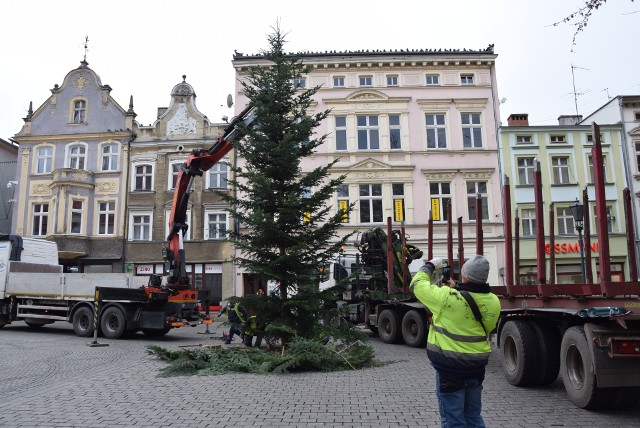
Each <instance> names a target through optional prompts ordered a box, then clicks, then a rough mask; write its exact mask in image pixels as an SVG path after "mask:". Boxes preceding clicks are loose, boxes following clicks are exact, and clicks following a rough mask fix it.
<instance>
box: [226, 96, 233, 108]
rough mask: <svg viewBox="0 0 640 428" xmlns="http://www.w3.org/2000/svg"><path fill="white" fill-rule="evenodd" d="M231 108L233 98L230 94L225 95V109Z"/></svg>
mask: <svg viewBox="0 0 640 428" xmlns="http://www.w3.org/2000/svg"><path fill="white" fill-rule="evenodd" d="M232 106H233V97H232V96H231V94H229V95H227V107H229V108H231V107H232Z"/></svg>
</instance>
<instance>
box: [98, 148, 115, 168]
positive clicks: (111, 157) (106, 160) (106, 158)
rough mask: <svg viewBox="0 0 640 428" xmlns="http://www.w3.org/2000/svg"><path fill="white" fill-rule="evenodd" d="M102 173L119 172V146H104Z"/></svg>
mask: <svg viewBox="0 0 640 428" xmlns="http://www.w3.org/2000/svg"><path fill="white" fill-rule="evenodd" d="M100 170H101V171H117V170H118V145H117V144H104V145H103V146H102V161H101V166H100Z"/></svg>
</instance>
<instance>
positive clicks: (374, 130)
mask: <svg viewBox="0 0 640 428" xmlns="http://www.w3.org/2000/svg"><path fill="white" fill-rule="evenodd" d="M360 118H365V122H366V124H365V125H360V124H359V122H360ZM371 118H375V119H376V120H375V122H376V124H375V125H371ZM363 133H364V134H363ZM356 135H357V142H358V151H367V150H380V116H379V115H377V114H358V115H356ZM361 135H366V141H365V143H366V147H361V142H362V141H361V139H360V137H361ZM373 136H375V140H376V142H375V145H376V146H377V147H372V146H373V145H374V144H373V142H372V140H373Z"/></svg>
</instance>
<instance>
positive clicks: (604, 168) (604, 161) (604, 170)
mask: <svg viewBox="0 0 640 428" xmlns="http://www.w3.org/2000/svg"><path fill="white" fill-rule="evenodd" d="M602 178H603V181H604V182H605V183H606V182H607V158H606V156H604V155H603V156H602ZM589 183H595V176H594V175H593V156H589Z"/></svg>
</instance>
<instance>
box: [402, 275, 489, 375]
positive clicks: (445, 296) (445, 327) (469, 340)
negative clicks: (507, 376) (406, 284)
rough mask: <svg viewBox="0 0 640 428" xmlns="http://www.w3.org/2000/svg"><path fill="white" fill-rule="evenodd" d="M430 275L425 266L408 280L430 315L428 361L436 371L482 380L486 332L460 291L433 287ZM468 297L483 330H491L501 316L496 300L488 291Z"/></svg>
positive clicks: (487, 349) (487, 351)
mask: <svg viewBox="0 0 640 428" xmlns="http://www.w3.org/2000/svg"><path fill="white" fill-rule="evenodd" d="M431 272H432V269H431V265H425V266H424V267H423V268H422V269H420V271H419V272H418V273H417V274H416V275H415V276H414V277H413V280H412V281H411V286H412V287H413V292H414V294H415V296H416V297H417V298H418V300H420V302H422V303H423V304H424V305H425V306H426V307H427V308H428V309H429V310H430V311H431V313H432V314H433V318H432V322H431V327H430V328H429V336H428V338H427V355H428V357H429V360H430V361H431V364H432V365H433V367H434V368H435V369H436V370H438V371H441V372H444V373H447V374H449V375H450V376H452V377H456V378H460V379H468V378H474V377H476V378H478V377H483V376H484V369H485V366H486V365H487V363H488V361H489V355H490V354H491V345H490V344H489V342H488V340H487V336H486V334H485V330H484V329H483V328H482V326H481V325H480V323H479V322H478V321H477V320H476V319H475V317H474V315H473V312H472V311H471V308H470V307H469V305H468V304H467V301H466V300H465V299H464V297H462V296H461V295H460V292H459V291H458V290H456V289H454V288H450V287H448V286H446V285H445V286H442V287H438V286H437V285H436V284H432V283H431V277H430V276H431ZM486 287H488V286H486ZM486 287H485V288H486ZM469 294H470V295H471V297H473V299H474V301H475V302H476V304H477V305H478V309H480V313H481V314H482V322H483V324H484V326H485V328H486V331H492V330H493V329H494V328H495V326H496V324H497V322H498V316H499V315H500V301H499V299H498V297H497V296H496V295H495V294H493V293H491V292H482V293H479V292H469Z"/></svg>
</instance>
